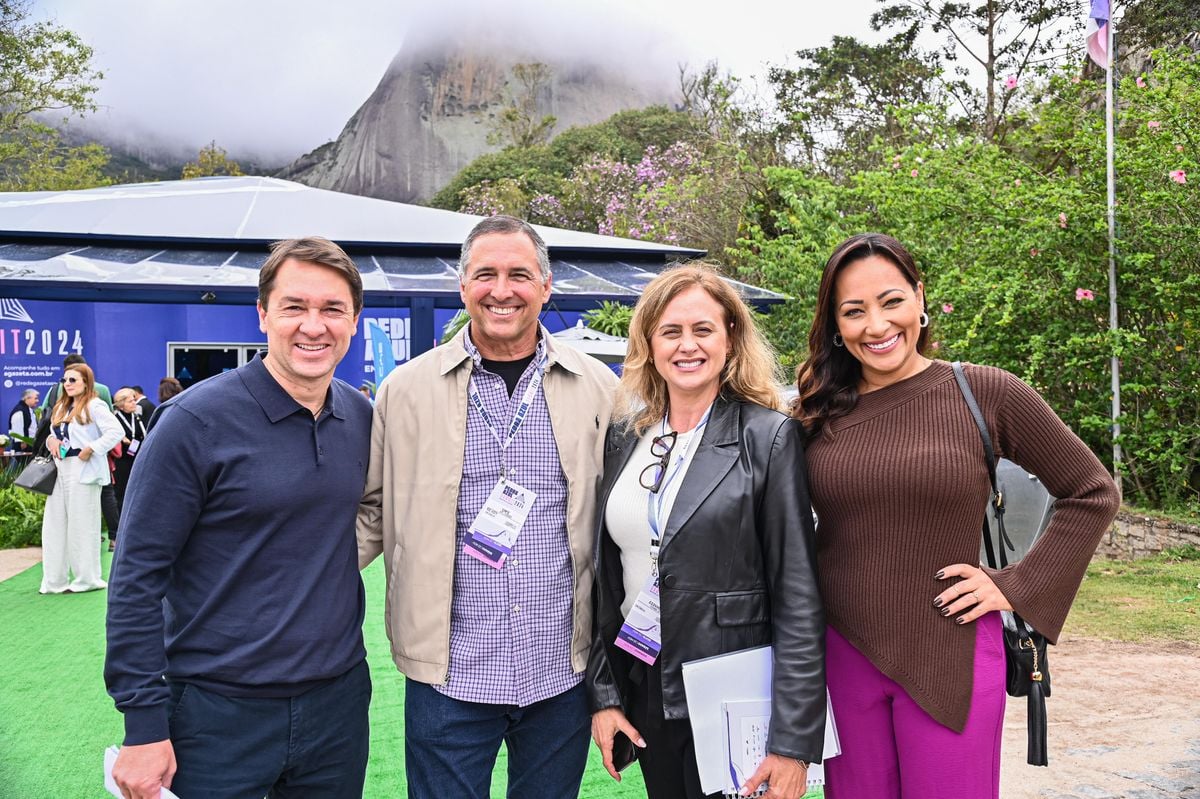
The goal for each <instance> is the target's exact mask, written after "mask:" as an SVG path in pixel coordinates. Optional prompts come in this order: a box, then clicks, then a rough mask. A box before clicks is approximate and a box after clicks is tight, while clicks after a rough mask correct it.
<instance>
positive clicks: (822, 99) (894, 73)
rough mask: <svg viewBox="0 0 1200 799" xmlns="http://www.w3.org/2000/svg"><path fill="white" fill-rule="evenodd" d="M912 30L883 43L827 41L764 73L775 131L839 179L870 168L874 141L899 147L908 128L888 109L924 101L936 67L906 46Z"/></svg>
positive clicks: (931, 93)
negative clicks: (777, 121)
mask: <svg viewBox="0 0 1200 799" xmlns="http://www.w3.org/2000/svg"><path fill="white" fill-rule="evenodd" d="M915 32H916V31H915V29H909V30H907V31H903V32H901V33H899V34H897V35H895V36H893V37H892V38H891V39H890V40H888V41H887V42H885V43H883V44H878V45H872V44H867V43H865V42H862V41H859V40H858V39H855V38H854V37H852V36H835V37H833V40H832V41H831V42H830V44H829V45H827V46H825V47H814V48H811V49H808V50H800V51H798V52H797V53H796V55H797V56H798V57H799V59H800V65H799V66H798V67H796V68H794V69H793V68H788V67H782V66H774V67H771V69H770V71H769V72H768V80H769V81H770V83H771V86H772V87H773V89H774V92H775V102H776V103H777V105H778V106H779V112H780V114H781V115H782V116H783V117H784V121H783V122H782V123H781V126H780V127H781V131H782V132H783V133H784V135H785V136H786V137H787V139H788V140H789V142H790V143H791V144H792V145H793V146H796V147H799V148H800V150H801V153H802V155H803V157H804V160H806V161H807V162H808V163H810V164H813V165H818V166H825V167H827V168H830V169H831V170H832V171H833V172H834V173H845V172H847V171H853V170H854V169H857V168H859V167H864V166H870V165H871V164H870V163H868V162H867V161H865V160H864V159H867V158H870V157H871V153H872V151H871V149H870V147H871V145H872V143H873V142H874V140H875V138H876V137H879V138H881V139H882V140H883V141H884V142H885V143H886V144H888V145H890V146H893V147H900V146H902V145H903V144H904V142H903V141H902V140H901V137H902V136H903V135H904V134H906V133H908V132H909V131H908V129H906V128H904V127H903V126H901V125H900V122H899V120H898V118H897V113H896V110H895V109H896V108H897V107H899V106H911V105H914V104H918V103H926V102H930V101H932V100H933V99H934V96H935V88H934V83H935V78H936V77H937V75H938V69H937V67H936V66H934V65H933V64H931V63H929V62H928V61H927V60H925V59H924V58H923V57H922V56H921V54H920V53H919V52H917V50H916V49H915V47H914V38H915Z"/></svg>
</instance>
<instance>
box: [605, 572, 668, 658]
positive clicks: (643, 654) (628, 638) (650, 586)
mask: <svg viewBox="0 0 1200 799" xmlns="http://www.w3.org/2000/svg"><path fill="white" fill-rule="evenodd" d="M661 618H662V617H661V614H660V612H659V606H658V575H657V574H651V575H650V576H649V577H648V578H647V579H646V584H645V585H643V586H642V590H641V591H639V592H638V595H637V599H635V600H633V607H632V608H630V609H629V615H628V616H626V617H625V623H624V624H622V625H621V629H620V630H619V631H618V632H617V641H616V644H617V647H618V648H619V649H624V650H625V651H626V652H628V653H629V654H631V655H633V656H634V657H635V658H637V659H638V660H640V661H642V662H643V663H646V664H647V665H654V661H656V660H658V653H659V652H661V651H662V627H661V624H660V619H661Z"/></svg>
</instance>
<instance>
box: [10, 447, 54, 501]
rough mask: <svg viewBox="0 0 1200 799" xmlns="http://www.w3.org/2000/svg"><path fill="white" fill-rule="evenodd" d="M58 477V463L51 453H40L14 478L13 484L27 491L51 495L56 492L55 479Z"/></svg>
mask: <svg viewBox="0 0 1200 799" xmlns="http://www.w3.org/2000/svg"><path fill="white" fill-rule="evenodd" d="M57 479H58V465H57V464H55V463H54V459H53V458H51V457H50V456H49V455H38V456H37V457H35V458H33V459H32V460H31V461H30V462H29V464H28V465H26V467H25V469H24V470H23V471H22V472H21V473H20V474H18V475H17V477H16V479H15V480H13V485H17V486H20V487H21V488H24V489H25V490H26V491H33V492H35V493H37V494H46V495H47V496H49V495H50V494H53V493H54V481H55V480H57Z"/></svg>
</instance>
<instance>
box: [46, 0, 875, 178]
mask: <svg viewBox="0 0 1200 799" xmlns="http://www.w3.org/2000/svg"><path fill="white" fill-rule="evenodd" d="M32 3H33V7H32V11H33V15H34V17H35V18H38V19H47V20H52V21H54V22H56V23H58V24H59V25H61V26H63V27H66V28H69V29H71V30H73V31H75V32H76V33H78V34H79V35H80V36H81V37H82V38H83V40H84V41H85V42H86V43H87V44H89V45H90V46H91V47H93V48H94V49H95V55H94V65H95V67H96V68H97V69H99V70H100V71H101V72H103V73H104V79H103V81H102V82H101V84H100V91H99V93H98V94H97V97H96V99H97V102H98V103H99V104H100V105H101V106H102V107H101V110H100V112H99V113H98V114H97V115H96V117H95V120H96V122H97V123H99V124H102V125H104V126H106V127H107V128H108V129H109V130H110V131H112V132H115V133H116V134H117V135H119V136H122V137H124V138H126V139H128V140H131V141H136V142H140V143H143V144H149V145H151V146H153V145H154V144H155V143H157V142H161V143H163V144H168V145H174V146H176V147H182V151H183V152H191V153H194V152H195V151H196V150H198V149H199V147H200V146H201V145H203V144H205V143H207V142H208V141H210V140H215V141H216V142H217V143H218V144H219V145H220V146H222V147H224V148H225V149H227V150H229V151H230V153H231V154H234V153H236V154H245V155H251V156H253V157H255V158H256V159H258V160H260V161H265V162H267V163H272V164H282V163H285V162H287V161H290V160H292V159H293V158H295V157H297V156H299V155H301V154H303V153H305V152H308V151H309V150H312V149H313V148H315V147H317V146H319V145H321V144H323V143H325V142H327V141H330V140H332V139H335V138H337V136H338V134H339V133H340V132H341V130H342V128H343V127H344V125H345V124H346V122H347V120H349V118H350V117H351V116H352V115H353V113H354V112H355V111H356V110H357V109H358V107H359V106H360V105H361V104H362V103H363V101H364V100H366V99H367V97H368V96H370V94H371V92H372V91H373V90H374V89H375V87H376V85H377V84H378V83H379V80H380V78H381V77H382V76H383V74H384V72H385V70H386V69H387V66H388V64H389V63H390V62H391V61H392V58H393V57H394V56H395V55H396V53H397V52H398V51H399V50H400V48H401V47H402V46H405V44H406V37H408V38H409V41H408V45H409V46H412V43H413V42H412V37H417V36H424V37H429V36H436V32H438V31H446V30H452V29H454V28H455V27H456V26H462V25H466V24H478V25H481V26H483V27H485V28H487V29H488V30H490V31H492V33H493V35H496V36H500V37H507V38H511V39H512V40H513V41H514V42H519V43H521V44H524V45H526V46H529V47H531V49H534V50H535V51H538V52H542V51H550V50H555V51H558V52H566V53H576V54H583V55H586V56H588V57H589V58H593V59H596V60H601V61H603V60H606V59H611V60H613V61H615V62H619V63H624V64H626V65H630V64H633V65H636V66H635V68H636V69H638V70H646V71H652V72H662V73H663V75H664V78H665V79H666V80H674V81H676V82H677V79H676V75H677V65H678V64H680V63H686V64H688V65H691V66H695V67H699V66H702V65H703V64H705V63H706V62H708V61H711V60H714V59H716V60H717V61H718V62H719V64H720V65H721V66H722V68H723V69H727V70H728V71H730V72H732V73H733V74H735V75H737V76H739V77H741V78H743V79H744V80H745V81H746V82H748V83H751V85H753V82H754V79H755V77H756V76H757V78H758V84H759V85H761V77H762V76H763V75H765V72H766V67H767V65H768V64H783V63H788V62H789V58H790V63H793V64H794V63H795V58H794V54H795V52H796V50H799V49H804V48H808V47H816V46H820V45H823V44H826V43H828V42H829V40H830V38H831V37H832V36H834V35H839V34H840V35H853V36H857V37H859V38H861V39H866V40H869V41H879V40H880V39H881V38H882V37H880V36H879V35H878V34H873V33H872V32H871V30H870V27H869V25H868V20H869V17H870V15H871V12H872V11H873V10H874V9H875V8H876V7H877V2H876V0H836V2H818V1H817V0H799V1H796V0H793V1H792V2H784V1H783V0H736V1H735V0H605V2H603V3H600V2H594V0H592V1H589V2H586V3H585V2H578V0H557V2H556V1H555V0H503V1H502V2H495V0H490V2H484V1H483V0H423V2H419V3H416V2H412V0H394V1H393V2H384V1H383V0H340V2H338V3H329V2H316V0H288V2H282V1H281V0H205V2H202V3H201V2H195V0H187V1H186V2H185V1H184V0H104V2H97V1H96V0H32ZM431 31H433V32H435V33H430V32H431Z"/></svg>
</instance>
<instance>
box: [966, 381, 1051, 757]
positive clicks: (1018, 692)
mask: <svg viewBox="0 0 1200 799" xmlns="http://www.w3.org/2000/svg"><path fill="white" fill-rule="evenodd" d="M952 365H953V367H954V379H955V380H957V381H958V388H959V390H961V391H962V395H963V399H964V400H966V402H967V407H968V408H970V409H971V416H972V417H973V418H974V419H975V426H976V427H978V428H979V435H980V437H981V438H982V439H983V453H984V459H985V461H986V462H987V470H988V479H989V480H990V481H991V483H992V501H991V507H992V512H993V514H995V519H996V537H997V539H999V540H998V541H997V542H996V546H995V547H994V548H993V546H992V536H991V530H990V529H989V527H988V522H987V515H986V513H987V512H986V511H985V512H984V519H983V546H984V550H985V552H986V554H987V562H988V566H989V567H991V568H993V569H1003V568H1004V567H1006V566H1007V565H1008V558H1007V556H1006V555H1005V548H1006V547H1007V548H1008V549H1014V547H1013V544H1012V541H1011V540H1010V539H1009V537H1008V533H1007V531H1005V529H1004V493H1003V492H1002V491H1000V489H999V487H998V486H997V484H996V455H995V452H994V451H993V450H992V437H991V435H990V434H989V433H988V428H987V422H985V421H984V419H983V412H982V411H980V410H979V403H978V402H976V401H975V394H974V393H973V392H972V391H971V386H970V385H969V384H968V383H967V377H966V374H965V373H964V372H963V367H962V364H961V363H959V362H958V361H955V362H954V363H953V364H952ZM997 554H998V555H999V558H998V560H999V565H997ZM1003 615H1004V660H1005V664H1006V675H1005V678H1006V679H1005V690H1006V691H1007V692H1008V695H1009V696H1024V697H1027V698H1028V699H1027V701H1028V706H1029V719H1028V732H1029V752H1028V756H1027V757H1026V762H1027V763H1029V765H1031V766H1045V765H1047V762H1048V761H1047V757H1046V697H1048V696H1050V663H1049V661H1048V660H1047V659H1046V646H1047V643H1048V642H1047V641H1046V637H1045V636H1044V635H1042V634H1041V633H1039V632H1037V631H1036V630H1034V629H1033V628H1032V627H1030V626H1029V625H1028V624H1026V623H1025V620H1024V619H1022V618H1021V617H1020V616H1019V615H1017V614H1016V613H1015V612H1013V613H1009V612H1007V611H1005V612H1004V613H1003Z"/></svg>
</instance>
